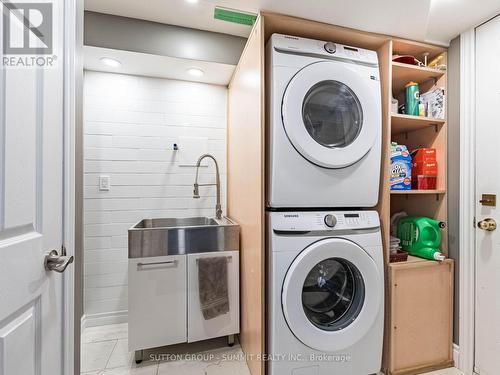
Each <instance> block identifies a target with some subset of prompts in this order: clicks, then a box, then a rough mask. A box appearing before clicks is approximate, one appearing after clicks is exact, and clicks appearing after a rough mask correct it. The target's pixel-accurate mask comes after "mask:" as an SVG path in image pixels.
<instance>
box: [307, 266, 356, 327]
mask: <svg viewBox="0 0 500 375" xmlns="http://www.w3.org/2000/svg"><path fill="white" fill-rule="evenodd" d="M364 299H365V286H364V282H363V278H362V277H361V274H360V272H359V270H358V269H357V268H356V266H354V265H353V264H352V263H351V262H349V261H347V260H345V259H340V258H329V259H325V260H323V261H321V262H319V263H318V264H317V265H316V266H314V267H313V269H312V270H311V271H310V272H309V273H308V274H307V276H306V279H305V281H304V286H303V288H302V306H303V307H304V312H305V314H306V316H307V318H308V319H309V321H310V322H311V323H312V324H314V325H315V326H316V327H318V328H319V329H322V330H326V331H336V330H340V329H343V328H345V327H347V326H348V325H349V324H350V323H351V322H352V321H353V320H355V319H356V317H357V316H358V314H359V312H360V311H361V307H362V306H363V302H364Z"/></svg>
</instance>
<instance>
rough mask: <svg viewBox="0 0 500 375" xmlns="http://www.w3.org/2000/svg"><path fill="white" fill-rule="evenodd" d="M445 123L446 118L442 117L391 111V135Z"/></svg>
mask: <svg viewBox="0 0 500 375" xmlns="http://www.w3.org/2000/svg"><path fill="white" fill-rule="evenodd" d="M445 123H446V120H443V119H437V118H430V117H420V116H411V115H402V114H399V113H393V114H391V135H395V134H401V133H407V132H411V131H415V130H420V129H423V128H427V127H431V126H442V125H443V124H445Z"/></svg>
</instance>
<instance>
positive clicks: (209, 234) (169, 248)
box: [128, 217, 240, 258]
mask: <svg viewBox="0 0 500 375" xmlns="http://www.w3.org/2000/svg"><path fill="white" fill-rule="evenodd" d="M239 233H240V227H239V225H238V224H236V223H234V222H233V221H231V220H230V219H228V218H226V217H223V218H222V219H215V218H209V217H188V218H161V219H144V220H141V221H140V222H138V223H137V224H135V225H134V226H133V227H132V228H130V229H129V230H128V257H129V258H144V257H156V256H163V255H180V254H193V253H206V252H211V251H234V250H239Z"/></svg>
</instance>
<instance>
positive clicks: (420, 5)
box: [85, 0, 500, 45]
mask: <svg viewBox="0 0 500 375" xmlns="http://www.w3.org/2000/svg"><path fill="white" fill-rule="evenodd" d="M215 5H219V6H224V7H228V8H234V9H240V10H244V11H248V12H254V13H257V12H258V11H259V10H269V11H274V12H278V13H283V14H289V15H293V16H297V17H302V18H307V19H313V20H317V21H322V22H327V23H331V24H336V25H341V26H347V27H352V28H357V29H361V30H366V31H372V32H378V33H383V34H388V35H394V36H400V37H405V38H410V39H415V40H421V41H427V42H434V43H439V44H445V45H446V44H448V43H449V41H450V40H451V39H452V38H454V37H455V36H457V35H458V34H460V33H461V32H462V31H464V30H466V29H468V28H469V27H472V26H476V25H477V24H479V23H481V22H483V21H485V20H487V19H488V18H490V17H493V16H494V15H496V14H498V13H500V1H499V0H199V2H198V3H197V4H190V3H188V2H186V1H185V0H147V1H137V0H85V8H86V9H87V10H92V11H96V12H101V13H109V14H116V15H120V16H125V17H132V18H139V19H144V20H150V21H156V22H161V23H166V24H172V25H178V26H185V27H192V28H196V29H202V30H208V31H215V32H221V33H227V34H233V35H239V36H248V34H249V32H250V28H249V27H248V26H242V25H236V24H231V23H228V22H223V21H218V20H214V18H213V8H214V6H215Z"/></svg>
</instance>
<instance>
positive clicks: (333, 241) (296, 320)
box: [281, 238, 383, 352]
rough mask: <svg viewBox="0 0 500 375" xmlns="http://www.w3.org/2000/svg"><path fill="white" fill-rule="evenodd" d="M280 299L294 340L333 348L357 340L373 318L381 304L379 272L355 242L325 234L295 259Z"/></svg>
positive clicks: (344, 345)
mask: <svg viewBox="0 0 500 375" xmlns="http://www.w3.org/2000/svg"><path fill="white" fill-rule="evenodd" d="M281 298H282V306H283V313H284V316H285V319H286V322H287V324H288V326H289V328H290V330H291V331H292V332H293V334H294V335H295V337H297V339H299V340H300V341H302V343H304V344H305V345H307V346H309V347H311V348H313V349H316V350H320V351H325V352H330V351H339V350H343V349H345V348H348V347H350V346H352V345H353V344H355V343H356V342H358V341H359V340H360V339H361V338H362V337H363V336H364V335H366V334H367V332H368V331H369V330H370V328H371V327H372V325H373V323H374V322H375V319H376V318H377V316H378V314H379V309H380V307H381V304H382V303H383V282H382V275H381V273H380V272H379V270H378V268H377V266H376V264H375V262H374V260H373V259H372V258H371V257H370V256H369V255H368V253H367V252H366V251H364V250H363V249H362V248H361V247H360V246H358V245H356V244H355V243H353V242H351V241H348V240H345V239H341V238H328V239H325V240H321V241H318V242H315V243H313V244H312V245H310V246H309V247H307V248H306V249H304V250H303V251H302V252H301V253H300V254H299V256H297V258H295V260H294V261H293V263H292V265H291V266H290V268H289V269H288V272H287V274H286V276H285V281H284V283H283V289H282V295H281Z"/></svg>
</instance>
